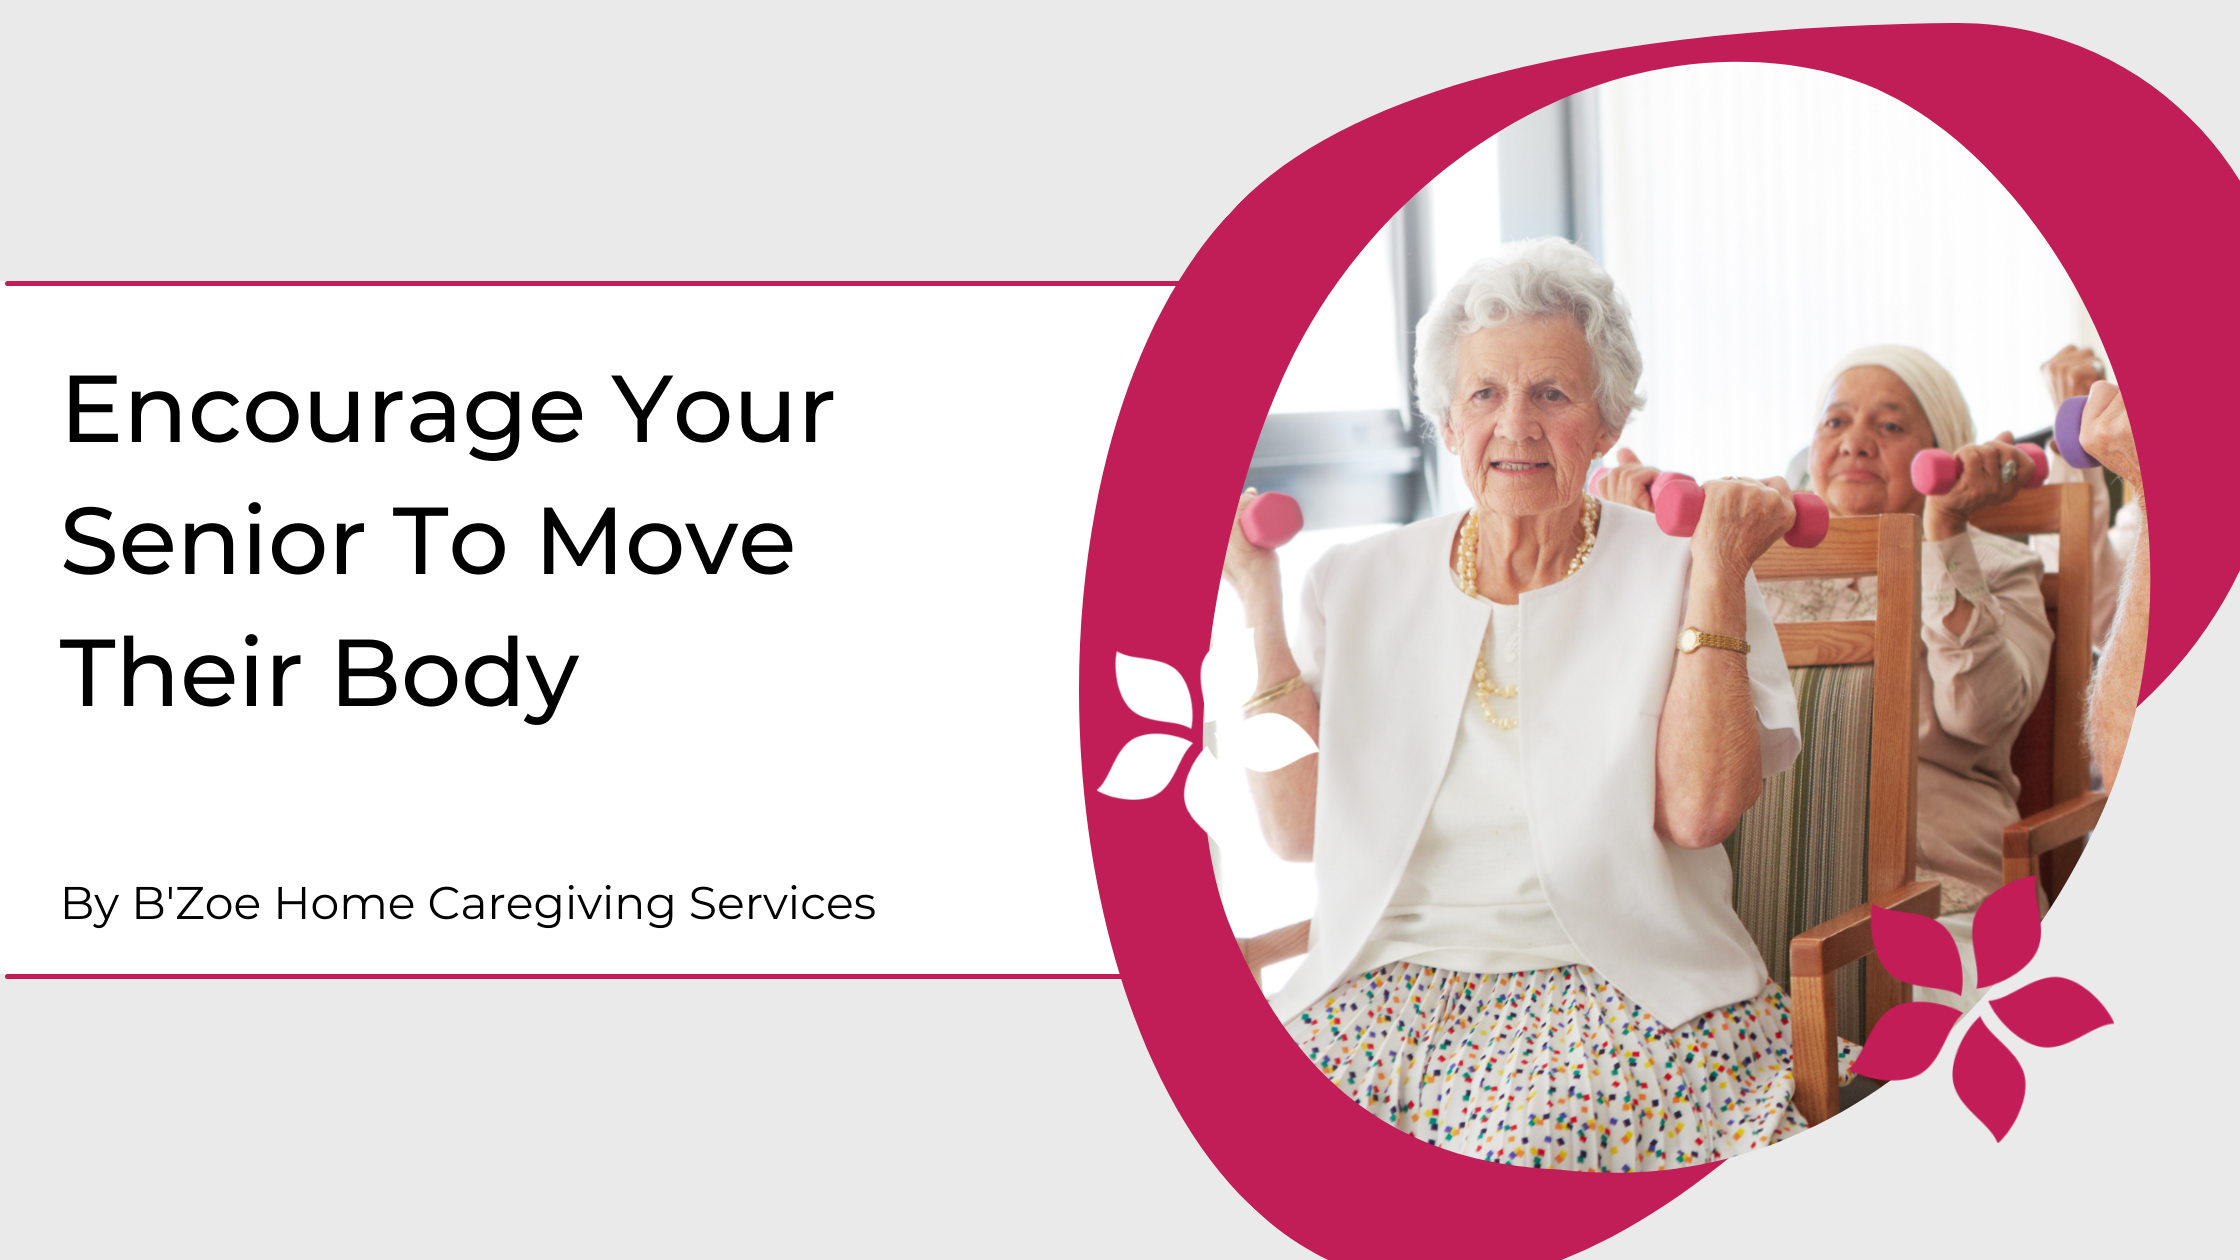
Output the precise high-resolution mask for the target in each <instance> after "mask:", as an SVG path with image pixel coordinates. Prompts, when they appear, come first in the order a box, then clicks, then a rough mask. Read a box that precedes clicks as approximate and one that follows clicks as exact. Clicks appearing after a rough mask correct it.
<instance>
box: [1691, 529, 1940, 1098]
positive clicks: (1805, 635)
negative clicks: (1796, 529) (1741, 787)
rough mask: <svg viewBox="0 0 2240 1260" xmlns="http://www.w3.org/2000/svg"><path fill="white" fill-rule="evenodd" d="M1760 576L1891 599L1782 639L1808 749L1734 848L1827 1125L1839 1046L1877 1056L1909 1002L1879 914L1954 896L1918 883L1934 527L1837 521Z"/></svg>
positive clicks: (1740, 881)
mask: <svg viewBox="0 0 2240 1260" xmlns="http://www.w3.org/2000/svg"><path fill="white" fill-rule="evenodd" d="M1756 572H1757V575H1758V580H1759V581H1760V582H1777V581H1784V580H1791V579H1799V578H1850V577H1866V576H1870V575H1871V576H1873V577H1874V578H1875V586H1876V601H1875V616H1874V618H1873V619H1872V620H1863V621H1823V622H1795V623H1785V624H1781V625H1777V626H1776V627H1775V630H1776V632H1777V633H1778V634H1779V635H1780V637H1781V652H1782V655H1783V657H1784V658H1785V659H1786V660H1787V661H1788V663H1789V666H1790V683H1791V685H1792V686H1793V687H1795V688H1796V691H1797V702H1798V703H1797V708H1798V717H1799V719H1800V725H1801V727H1802V730H1801V731H1800V734H1801V736H1802V738H1803V741H1804V747H1803V749H1802V750H1801V751H1800V752H1799V753H1798V756H1797V760H1796V762H1795V763H1794V764H1793V765H1792V766H1791V767H1790V768H1789V769H1788V770H1787V771H1785V772H1783V773H1782V774H1780V775H1777V776H1775V777H1774V778H1773V779H1772V780H1769V781H1768V782H1767V784H1766V788H1765V791H1764V792H1763V793H1761V794H1760V797H1759V800H1758V803H1757V804H1755V805H1753V806H1751V808H1750V809H1749V811H1747V812H1746V813H1745V814H1744V815H1743V817H1742V821H1741V822H1740V823H1739V824H1738V825H1737V826H1736V828H1735V834H1734V835H1733V836H1731V837H1729V839H1728V841H1727V846H1728V855H1729V858H1730V860H1731V861H1732V862H1733V865H1734V869H1735V911H1736V913H1737V914H1738V915H1739V916H1740V917H1741V918H1742V921H1743V924H1744V926H1746V927H1747V928H1749V929H1750V933H1751V936H1752V938H1753V939H1754V940H1756V941H1757V942H1758V947H1759V949H1760V950H1761V951H1762V952H1763V953H1764V955H1765V959H1766V969H1767V971H1768V972H1769V973H1771V974H1772V976H1773V978H1774V980H1775V981H1776V982H1777V983H1780V984H1782V985H1783V986H1784V987H1785V988H1786V989H1787V990H1788V992H1789V999H1790V1006H1791V1014H1792V1018H1793V1020H1794V1023H1793V1024H1792V1032H1791V1037H1792V1051H1793V1055H1794V1062H1795V1066H1796V1073H1797V1095H1796V1098H1797V1107H1798V1110H1800V1111H1802V1112H1803V1113H1804V1115H1805V1118H1806V1119H1807V1120H1809V1121H1811V1122H1812V1123H1814V1124H1817V1123H1819V1122H1821V1121H1822V1120H1825V1119H1827V1118H1828V1117H1829V1116H1832V1115H1834V1114H1835V1113H1836V1111H1837V1110H1838V1107H1839V1104H1840V1100H1839V1095H1838V1090H1837V1067H1836V1039H1837V1037H1838V1036H1839V1035H1842V1036H1848V1037H1850V1038H1852V1039H1853V1040H1859V1041H1863V1040H1864V1038H1865V1036H1866V1034H1867V1032H1868V1031H1870V1030H1871V1029H1872V1028H1873V1027H1874V1025H1875V1023H1876V1022H1877V1021H1879V1020H1880V1019H1881V1018H1882V1016H1883V1014H1884V1013H1886V1012H1888V1011H1889V1010H1890V1009H1891V1008H1892V1007H1894V1006H1897V1005H1899V1004H1901V1003H1903V1002H1905V1001H1907V1000H1908V998H1909V997H1910V995H1909V994H1908V993H1907V991H1906V986H1905V985H1904V984H1903V983H1902V982H1900V981H1899V980H1898V979H1897V978H1896V977H1894V976H1892V975H1891V974H1890V973H1889V972H1888V971H1887V970H1886V969H1884V968H1883V966H1882V964H1881V963H1880V962H1879V961H1878V960H1876V959H1875V958H1874V956H1873V954H1874V937H1873V933H1872V929H1871V927H1870V924H1869V920H1870V916H1871V911H1870V909H1869V907H1870V906H1876V905H1879V906H1883V907H1885V908H1888V909H1893V910H1900V911H1905V912H1908V913H1913V914H1923V915H1928V916H1931V917H1934V916H1935V915H1936V913H1937V909H1938V902H1939V899H1940V896H1941V891H1942V890H1941V888H1940V887H1939V885H1938V884H1937V883H1936V882H1935V881H1933V880H1918V881H1917V880H1915V879H1914V868H1915V857H1916V847H1917V846H1916V824H1917V817H1916V809H1915V799H1916V787H1915V784H1916V778H1917V775H1918V766H1919V739H1920V729H1919V725H1918V723H1919V720H1920V719H1919V713H1920V710H1919V704H1920V696H1919V686H1918V682H1917V675H1916V673H1915V657H1916V653H1918V652H1919V651H1920V646H1919V645H1920V642H1921V522H1920V519H1919V518H1917V517H1913V516H1867V517H1848V518H1843V519H1839V520H1835V521H1831V522H1829V529H1828V537H1827V538H1826V540H1824V541H1823V542H1822V543H1821V544H1820V546H1818V547H1816V548H1813V549H1811V550H1799V549H1796V548H1792V547H1788V546H1785V545H1782V544H1776V545H1775V546H1774V547H1773V548H1772V549H1771V550H1769V551H1768V552H1767V553H1766V554H1765V555H1764V556H1762V557H1760V559H1759V561H1758V564H1757V569H1756ZM1862 754H1864V755H1862ZM1854 963H1856V964H1858V967H1857V969H1856V970H1855V971H1852V972H1850V973H1849V974H1843V973H1844V969H1845V968H1847V967H1850V966H1851V965H1852V964H1854Z"/></svg>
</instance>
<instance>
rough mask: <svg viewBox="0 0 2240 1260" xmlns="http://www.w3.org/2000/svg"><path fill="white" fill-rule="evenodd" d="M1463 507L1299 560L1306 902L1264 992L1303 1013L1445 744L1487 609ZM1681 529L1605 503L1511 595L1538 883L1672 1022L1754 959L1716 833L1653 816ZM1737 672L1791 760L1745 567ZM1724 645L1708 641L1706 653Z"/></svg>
mask: <svg viewBox="0 0 2240 1260" xmlns="http://www.w3.org/2000/svg"><path fill="white" fill-rule="evenodd" d="M1461 519H1462V518H1461V514H1460V513H1456V514H1453V515H1448V516H1442V517H1438V518H1436V519H1433V520H1428V521H1418V522H1417V523H1415V524H1413V525H1409V526H1405V527H1403V528H1400V529H1396V530H1392V531H1389V532H1387V533H1384V534H1379V535H1377V536H1375V537H1373V538H1368V539H1364V540H1363V541H1361V542H1357V543H1353V544H1351V545H1348V546H1344V547H1339V548H1336V549H1334V550H1332V551H1331V552H1330V553H1329V554H1328V555H1326V556H1324V557H1323V559H1322V562H1321V563H1320V564H1317V565H1316V566H1315V567H1314V569H1313V571H1311V572H1310V573H1309V574H1308V575H1307V581H1306V586H1305V589H1304V591H1303V592H1302V601H1301V602H1302V605H1303V611H1304V616H1303V618H1302V623H1301V625H1300V635H1299V640H1300V642H1299V649H1300V654H1301V660H1302V661H1303V663H1304V669H1303V671H1302V672H1303V673H1304V674H1305V676H1306V678H1307V681H1308V683H1309V685H1311V686H1312V687H1313V688H1314V690H1315V694H1316V695H1317V696H1318V697H1319V698H1320V700H1321V706H1322V715H1321V723H1322V730H1321V746H1322V747H1321V757H1320V763H1319V768H1318V770H1317V774H1316V789H1315V822H1314V866H1315V890H1316V891H1315V911H1314V926H1313V928H1312V931H1311V936H1312V939H1311V941H1310V942H1309V946H1308V950H1307V958H1306V961H1305V962H1304V963H1302V964H1301V965H1300V967H1299V970H1298V971H1297V972H1295V973H1294V974H1293V975H1292V977H1291V980H1290V982H1289V983H1287V984H1286V985H1284V986H1283V988H1282V990H1281V991H1280V992H1278V993H1277V994H1276V995H1275V997H1274V998H1273V999H1271V1001H1272V1002H1273V1004H1274V1006H1275V1007H1276V1010H1277V1012H1278V1013H1279V1014H1281V1015H1282V1016H1283V1017H1284V1018H1285V1019H1289V1018H1291V1017H1292V1016H1294V1015H1297V1014H1298V1013H1300V1012H1301V1011H1303V1010H1305V1009H1306V1008H1307V1007H1309V1006H1311V1005H1313V1003H1314V1002H1315V1001H1316V1000H1317V999H1318V998H1320V997H1321V996H1322V995H1323V994H1324V993H1327V992H1328V991H1329V990H1330V989H1331V988H1332V987H1333V986H1334V985H1336V984H1337V983H1338V981H1340V980H1341V979H1344V978H1346V976H1347V975H1348V974H1349V972H1350V970H1351V968H1352V966H1353V963H1354V960H1355V959H1356V957H1357V956H1359V955H1360V953H1361V951H1362V948H1363V946H1364V945H1366V944H1367V942H1368V940H1369V934H1370V931H1371V929H1372V928H1374V927H1375V925H1376V922H1377V920H1378V919H1379V918H1380V917H1382V915H1383V914H1384V911H1385V907H1386V906H1387V905H1388V904H1390V902H1391V900H1392V894H1393V890H1394V889H1395V888H1396V887H1397V886H1398V885H1399V882H1400V876H1401V873H1402V872H1403V871H1404V870H1405V869H1406V868H1407V865H1408V857H1409V854H1410V853H1411V852H1412V851H1413V850H1414V848H1415V844H1416V838H1417V837H1418V836H1419V835H1421V834H1422V832H1423V825H1424V821H1425V820H1426V819H1427V818H1428V817H1430V814H1431V804H1432V801H1433V799H1434V798H1435V797H1437V796H1438V794H1439V785H1440V784H1441V783H1442V782H1443V781H1444V779H1445V777H1446V771H1447V764H1448V762H1449V760H1450V759H1451V758H1452V757H1453V754H1454V742H1455V733H1456V731H1457V729H1458V727H1457V724H1458V723H1459V722H1460V721H1461V720H1462V714H1463V707H1464V704H1465V703H1466V702H1467V701H1468V700H1469V698H1470V694H1471V674H1472V670H1473V667H1474V662H1475V660H1476V658H1477V655H1478V653H1479V651H1480V650H1481V648H1482V647H1483V645H1484V642H1485V634H1486V624H1487V621H1488V620H1489V618H1490V617H1491V616H1492V612H1491V607H1490V605H1488V604H1486V603H1485V602H1483V601H1481V600H1477V599H1473V598H1471V597H1470V596H1467V595H1464V594H1463V593H1462V592H1461V591H1460V590H1458V589H1456V587H1455V583H1454V577H1453V574H1452V571H1451V570H1450V569H1449V568H1448V558H1449V555H1450V552H1451V550H1452V544H1453V540H1454V537H1455V530H1456V528H1457V527H1458V525H1459V524H1460V522H1461ZM1689 554H1690V553H1689V549H1688V540H1687V539H1685V538H1669V537H1666V536H1665V534H1664V533H1663V532H1662V531H1660V530H1659V529H1658V528H1657V525H1656V521H1655V518H1653V517H1651V516H1650V515H1649V514H1648V513H1646V512H1641V511H1637V510H1635V509H1633V508H1628V507H1622V506H1619V505H1617V504H1604V505H1603V508H1602V526H1601V532H1600V535H1599V538H1598V540H1597V542H1596V544H1595V549H1594V552H1593V553H1592V554H1591V555H1590V556H1589V557H1588V558H1587V562H1586V564H1585V565H1583V566H1581V567H1580V569H1579V572H1578V573H1577V574H1575V575H1573V576H1572V577H1570V578H1568V579H1566V580H1564V581H1561V582H1558V583H1556V584H1555V585H1553V586H1547V587H1542V588H1541V589H1539V590H1535V591H1527V592H1526V593H1525V594H1524V596H1523V597H1522V599H1521V600H1520V601H1519V614H1520V615H1519V619H1518V620H1519V626H1520V630H1519V643H1518V650H1519V658H1518V661H1519V676H1518V688H1519V695H1518V697H1517V701H1516V704H1517V713H1518V716H1519V718H1520V719H1521V720H1522V722H1523V727H1522V730H1523V734H1524V747H1525V753H1524V758H1525V779H1526V791H1527V793H1528V800H1527V801H1526V812H1527V816H1528V817H1529V819H1530V827H1531V833H1532V846H1533V851H1534V856H1535V858H1536V859H1537V861H1538V863H1539V870H1540V883H1541V887H1542V888H1543V890H1545V892H1546V894H1547V897H1548V901H1549V903H1550V905H1551V906H1552V907H1553V908H1554V910H1555V915H1556V919H1557V921H1558V922H1559V923H1561V924H1562V925H1563V930H1564V932H1565V934H1566V935H1568V936H1569V937H1570V938H1571V943H1572V944H1574V945H1576V946H1577V947H1578V948H1579V951H1580V953H1581V954H1582V955H1583V956H1584V957H1585V958H1586V959H1587V962H1588V964H1589V965H1590V966H1592V967H1593V968H1594V969H1595V970H1596V971H1598V972H1600V973H1601V974H1602V976H1603V978H1604V979H1606V980H1608V981H1609V982H1610V983H1611V984H1613V985H1615V986H1617V988H1618V990H1619V991H1620V992H1622V993H1624V994H1625V995H1626V996H1627V997H1629V998H1631V999H1632V1000H1633V1001H1634V1002H1636V1003H1638V1004H1639V1005H1641V1006H1642V1007H1643V1008H1644V1009H1646V1010H1647V1011H1648V1012H1649V1013H1650V1014H1652V1015H1654V1016H1656V1017H1657V1019H1659V1020H1660V1021H1662V1022H1663V1023H1664V1024H1666V1025H1667V1026H1677V1025H1680V1024H1684V1023H1686V1022H1688V1021H1689V1020H1692V1019H1694V1018H1695V1017H1697V1016H1698V1015H1701V1014H1703V1013H1704V1012H1706V1011H1709V1010H1713V1009H1715V1008H1717V1007H1721V1006H1725V1005H1727V1004H1729V1003H1733V1002H1740V1001H1743V1000H1745V999H1748V998H1752V997H1756V996H1757V995H1758V993H1759V992H1760V990H1762V989H1763V988H1764V987H1765V983H1766V978H1767V977H1766V970H1765V964H1764V962H1763V961H1762V959H1761V958H1760V956H1759V954H1758V947H1757V946H1756V945H1755V944H1753V943H1752V942H1751V940H1750V934H1749V933H1748V932H1747V931H1745V930H1744V929H1743V926H1742V921H1741V920H1740V919H1738V918H1736V917H1735V913H1734V909H1733V891H1732V890H1733V882H1734V875H1733V871H1732V869H1731V868H1730V867H1729V865H1728V863H1727V855H1726V851H1725V850H1724V849H1723V848H1720V847H1713V848H1709V849H1694V850H1689V849H1682V848H1680V847H1679V846H1678V845H1674V844H1671V843H1668V842H1666V841H1664V840H1662V839H1660V838H1658V836H1657V834H1656V829H1655V816H1656V814H1655V811H1656V781H1657V772H1656V755H1657V720H1658V715H1659V714H1660V713H1661V712H1662V711H1663V709H1664V698H1665V690H1666V687H1667V686H1668V685H1669V684H1670V682H1671V680H1672V668H1673V663H1674V659H1675V657H1676V656H1677V648H1676V645H1675V641H1676V640H1677V639H1678V638H1679V634H1680V629H1681V619H1682V617H1683V616H1684V615H1685V613H1686V609H1687V588H1688V566H1689ZM1744 594H1745V598H1746V599H1747V601H1748V605H1749V639H1750V647H1751V651H1750V690H1751V695H1752V698H1753V700H1754V701H1755V703H1756V705H1757V711H1758V724H1759V732H1758V748H1759V756H1760V759H1761V762H1762V766H1761V769H1762V772H1763V773H1764V774H1766V775H1768V776H1770V775H1775V774H1779V773H1780V772H1781V771H1782V770H1784V769H1786V768H1787V767H1788V765H1789V763H1790V762H1791V761H1792V760H1794V759H1795V757H1796V755H1797V749H1798V747H1799V743H1798V738H1797V705H1796V697H1795V695H1794V693H1793V692H1792V691H1791V689H1790V686H1789V675H1788V669H1787V666H1786V663H1785V662H1784V661H1783V660H1782V657H1781V643H1780V640H1779V639H1778V638H1776V636H1775V634H1774V629H1773V622H1772V620H1771V618H1769V617H1768V616H1767V615H1766V610H1765V602H1764V600H1763V599H1762V598H1761V597H1760V596H1759V593H1758V584H1757V581H1756V579H1755V578H1752V579H1749V580H1748V581H1747V582H1746V583H1745V591H1744ZM1707 650H1713V651H1716V650H1717V649H1707Z"/></svg>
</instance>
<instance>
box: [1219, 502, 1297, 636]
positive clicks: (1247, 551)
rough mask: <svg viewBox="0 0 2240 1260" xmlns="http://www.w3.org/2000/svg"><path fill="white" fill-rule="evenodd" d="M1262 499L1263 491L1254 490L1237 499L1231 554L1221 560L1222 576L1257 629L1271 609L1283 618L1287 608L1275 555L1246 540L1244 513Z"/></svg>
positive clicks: (1231, 531) (1230, 544)
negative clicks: (1284, 605) (1284, 602)
mask: <svg viewBox="0 0 2240 1260" xmlns="http://www.w3.org/2000/svg"><path fill="white" fill-rule="evenodd" d="M1259 497H1260V492H1259V491H1257V490H1250V489H1248V490H1246V491H1245V492H1244V493H1243V494H1240V495H1238V496H1237V514H1236V516H1235V517H1233V518H1231V519H1230V521H1229V553H1228V554H1227V555H1226V556H1224V557H1222V560H1221V576H1222V577H1224V578H1226V579H1228V582H1229V585H1231V586H1233V587H1235V588H1236V590H1237V594H1238V595H1239V596H1241V597H1242V598H1243V599H1244V606H1245V616H1246V618H1247V624H1250V625H1255V626H1257V625H1260V624H1262V622H1263V621H1264V619H1265V616H1266V614H1267V613H1268V612H1269V611H1270V610H1271V608H1272V610H1273V611H1274V612H1275V613H1276V614H1277V615H1279V616H1280V614H1281V612H1282V608H1283V577H1282V574H1281V572H1280V570H1279V569H1278V568H1277V565H1276V553H1275V551H1274V550H1273V549H1272V548H1268V547H1255V546H1253V545H1252V542H1251V540H1250V539H1247V538H1246V537H1245V536H1244V510H1245V508H1246V507H1247V506H1248V505H1250V504H1251V502H1252V501H1253V500H1254V499H1257V498H1259Z"/></svg>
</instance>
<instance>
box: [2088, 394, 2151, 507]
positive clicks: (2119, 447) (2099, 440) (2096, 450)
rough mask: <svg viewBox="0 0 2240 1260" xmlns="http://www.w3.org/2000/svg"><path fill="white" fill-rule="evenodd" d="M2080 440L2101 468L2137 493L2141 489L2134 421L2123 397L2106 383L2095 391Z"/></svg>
mask: <svg viewBox="0 0 2240 1260" xmlns="http://www.w3.org/2000/svg"><path fill="white" fill-rule="evenodd" d="M2077 440H2078V441H2079V442H2082V443H2083V444H2084V449H2085V450H2086V452H2088V453H2089V454H2090V455H2091V456H2092V457H2093V458H2094V459H2097V460H2099V461H2100V463H2101V465H2102V466H2103V467H2105V468H2107V469H2108V470H2109V471H2111V472H2113V473H2114V474H2115V475H2116V476H2118V477H2121V478H2123V481H2124V484H2125V485H2127V486H2130V487H2131V488H2132V489H2133V490H2134V491H2139V490H2140V489H2141V487H2140V485H2139V452H2138V449H2137V448H2136V447H2134V446H2133V445H2132V444H2131V417H2129V416H2128V415H2125V414H2124V410H2123V395H2122V394H2121V393H2119V392H2118V391H2117V389H2116V387H2115V386H2113V385H2110V384H2109V383H2108V382H2106V381H2102V382H2100V383H2099V384H2097V385H2094V386H2093V387H2092V394H2091V397H2090V398H2089V399H2088V400H2087V401H2086V402H2085V405H2084V421H2083V423H2081V424H2079V425H2078V426H2077Z"/></svg>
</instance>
